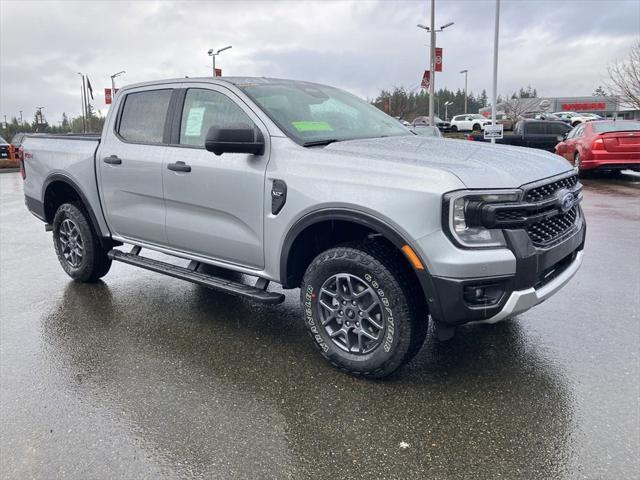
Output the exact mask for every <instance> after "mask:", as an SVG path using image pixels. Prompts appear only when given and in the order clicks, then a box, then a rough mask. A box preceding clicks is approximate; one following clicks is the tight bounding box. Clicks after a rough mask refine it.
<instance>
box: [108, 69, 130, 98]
mask: <svg viewBox="0 0 640 480" xmlns="http://www.w3.org/2000/svg"><path fill="white" fill-rule="evenodd" d="M123 73H127V72H126V71H124V70H122V71H120V72H118V73H114V74H113V75H111V103H113V99H114V98H116V80H115V78H116V77H119V76H120V75H122V74H123Z"/></svg>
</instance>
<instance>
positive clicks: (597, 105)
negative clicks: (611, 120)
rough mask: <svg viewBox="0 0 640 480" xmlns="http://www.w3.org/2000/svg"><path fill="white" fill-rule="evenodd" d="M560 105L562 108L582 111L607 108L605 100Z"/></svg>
mask: <svg viewBox="0 0 640 480" xmlns="http://www.w3.org/2000/svg"><path fill="white" fill-rule="evenodd" d="M560 107H561V108H562V110H567V111H576V112H580V111H583V110H605V109H606V108H607V104H606V103H605V102H575V103H563V104H562V105H560Z"/></svg>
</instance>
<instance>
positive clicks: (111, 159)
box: [102, 155, 122, 165]
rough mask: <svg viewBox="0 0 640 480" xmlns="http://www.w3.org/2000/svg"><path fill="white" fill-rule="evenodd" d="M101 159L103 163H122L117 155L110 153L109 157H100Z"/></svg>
mask: <svg viewBox="0 0 640 480" xmlns="http://www.w3.org/2000/svg"><path fill="white" fill-rule="evenodd" d="M102 161H103V162H104V163H108V164H109V165H120V164H121V163H122V160H121V159H120V158H118V156H117V155H111V156H109V157H104V158H103V159H102Z"/></svg>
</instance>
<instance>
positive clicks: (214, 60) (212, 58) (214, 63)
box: [207, 45, 232, 77]
mask: <svg viewBox="0 0 640 480" xmlns="http://www.w3.org/2000/svg"><path fill="white" fill-rule="evenodd" d="M231 47H232V45H229V46H228V47H224V48H221V49H220V50H218V51H217V52H214V51H213V48H210V49H209V51H208V52H207V53H208V54H209V56H210V57H211V64H212V68H213V76H214V77H215V76H216V57H217V56H218V55H220V53H222V52H224V51H225V50H229V49H230V48H231Z"/></svg>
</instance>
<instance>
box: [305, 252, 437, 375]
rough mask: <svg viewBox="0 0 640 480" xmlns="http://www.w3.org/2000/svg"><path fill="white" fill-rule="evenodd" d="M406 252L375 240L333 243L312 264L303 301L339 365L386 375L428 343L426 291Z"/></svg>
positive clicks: (317, 335) (326, 351)
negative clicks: (403, 255)
mask: <svg viewBox="0 0 640 480" xmlns="http://www.w3.org/2000/svg"><path fill="white" fill-rule="evenodd" d="M409 273H410V271H408V270H407V269H405V268H402V264H401V257H399V256H398V255H397V252H394V251H393V250H392V249H391V248H387V247H385V246H383V245H379V244H376V243H374V242H369V243H363V244H350V245H345V246H341V247H336V248H332V249H330V250H327V251H325V252H323V253H321V254H320V255H318V256H317V257H316V258H315V260H314V261H313V262H312V263H311V265H310V266H309V268H308V269H307V271H306V273H305V276H304V279H303V283H302V287H301V301H302V305H303V308H304V317H305V324H306V326H307V329H308V331H309V333H310V334H311V337H312V338H313V340H314V343H315V345H316V346H317V347H318V348H319V350H320V353H321V354H322V355H323V356H324V357H325V358H326V359H327V360H329V361H330V362H331V363H332V364H333V365H335V366H336V367H338V368H340V369H342V370H344V371H347V372H349V373H352V374H356V375H362V376H366V377H369V378H382V377H385V376H387V375H389V374H391V373H392V372H394V371H395V370H396V369H398V368H400V367H401V366H402V365H404V364H405V363H406V362H408V361H409V360H410V359H411V358H412V357H413V356H414V355H415V354H416V353H417V352H418V350H419V349H420V347H421V346H422V344H423V343H424V339H425V336H426V330H427V311H426V307H425V306H424V302H423V301H422V298H423V294H422V292H421V291H420V289H419V288H418V285H417V284H416V280H415V278H411V276H410V275H409Z"/></svg>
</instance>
